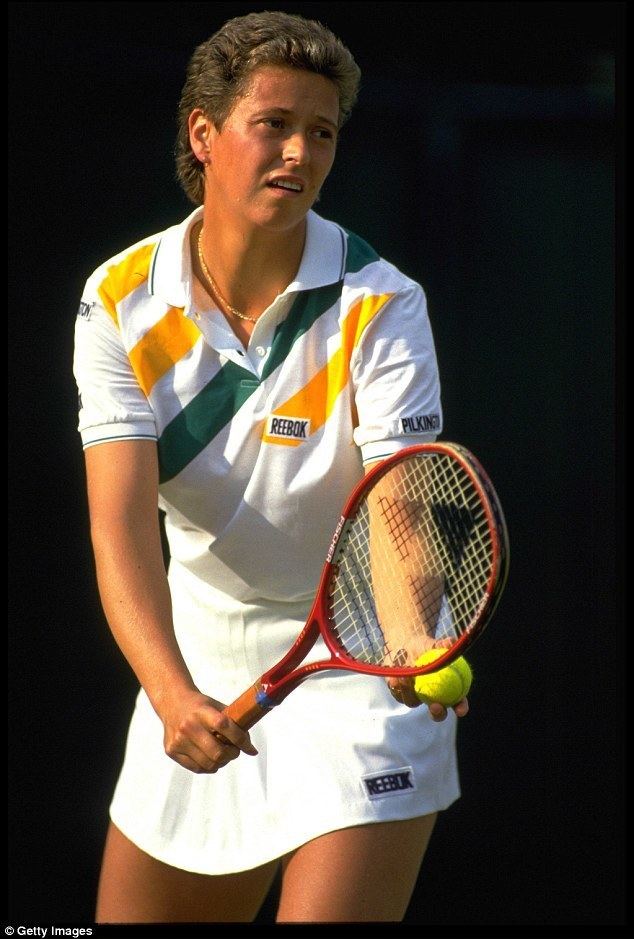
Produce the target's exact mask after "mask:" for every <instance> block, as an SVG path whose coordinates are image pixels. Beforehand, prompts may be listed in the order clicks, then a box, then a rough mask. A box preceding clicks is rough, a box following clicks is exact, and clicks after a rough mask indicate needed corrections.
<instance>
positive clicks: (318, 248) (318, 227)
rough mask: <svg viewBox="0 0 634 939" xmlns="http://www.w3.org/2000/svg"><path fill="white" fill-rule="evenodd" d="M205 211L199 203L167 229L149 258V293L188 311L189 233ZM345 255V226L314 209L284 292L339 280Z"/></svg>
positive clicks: (190, 293)
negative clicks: (293, 269)
mask: <svg viewBox="0 0 634 939" xmlns="http://www.w3.org/2000/svg"><path fill="white" fill-rule="evenodd" d="M202 215H203V209H202V206H199V207H198V208H197V209H195V210H194V211H193V212H192V213H191V215H189V216H188V217H187V218H186V219H184V221H182V222H181V223H180V224H179V225H174V226H173V227H172V228H168V229H167V230H166V231H164V232H163V233H162V234H161V235H160V236H159V240H158V242H157V244H156V247H155V248H154V251H153V253H152V260H151V262H150V272H149V290H150V294H152V295H153V296H158V297H160V298H161V299H162V300H164V301H165V302H166V303H168V304H169V305H170V306H173V307H181V308H184V309H185V312H187V311H188V310H189V309H190V307H191V305H192V264H191V252H190V250H189V233H190V231H191V228H192V225H195V224H196V222H198V221H200V219H201V218H202ZM345 255H346V236H345V234H344V231H343V229H341V228H340V227H339V226H338V225H336V224H335V223H334V222H330V221H328V220H327V219H324V218H322V217H321V216H320V215H317V213H316V212H313V211H312V210H311V211H310V212H309V213H308V215H307V216H306V244H305V245H304V253H303V255H302V260H301V263H300V265H299V270H298V271H297V275H296V277H295V279H294V280H293V281H292V282H291V283H290V284H289V285H288V287H287V288H286V290H285V291H284V293H285V294H286V293H292V292H298V291H301V290H314V289H315V288H316V287H325V286H326V285H327V284H336V283H337V282H338V281H340V280H341V279H342V278H343V273H344V269H345Z"/></svg>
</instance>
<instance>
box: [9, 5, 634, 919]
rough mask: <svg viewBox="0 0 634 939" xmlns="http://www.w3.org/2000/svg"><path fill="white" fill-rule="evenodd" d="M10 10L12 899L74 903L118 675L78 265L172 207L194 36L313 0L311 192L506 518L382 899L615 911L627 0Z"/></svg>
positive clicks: (86, 903) (434, 914) (534, 912)
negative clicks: (341, 117) (434, 750)
mask: <svg viewBox="0 0 634 939" xmlns="http://www.w3.org/2000/svg"><path fill="white" fill-rule="evenodd" d="M9 8H10V27H11V32H10V44H9V58H10V63H9V65H10V67H9V76H10V83H11V91H10V137H9V154H10V158H11V179H10V200H11V204H10V274H9V281H10V283H9V288H10V289H9V309H8V320H9V326H10V335H9V366H10V385H9V405H10V408H9V415H10V418H9V419H10V457H11V458H12V459H11V460H10V463H11V468H12V472H13V476H12V486H11V490H10V498H9V508H10V516H11V530H10V548H9V556H10V587H11V590H10V598H11V605H10V741H9V754H10V763H11V767H12V771H11V784H10V785H11V791H10V812H9V818H10V838H9V845H10V849H9V861H8V864H9V872H10V888H9V905H8V909H9V913H8V915H9V922H13V923H15V924H16V925H17V924H18V923H26V924H35V923H43V924H46V923H48V924H51V923H74V924H80V925H82V924H83V925H86V924H89V923H91V921H92V917H93V912H92V911H93V897H94V892H95V886H96V880H97V875H98V867H99V861H100V853H101V847H102V840H103V836H104V832H105V828H106V824H107V806H108V802H109V798H110V795H111V791H112V788H113V784H114V781H115V778H116V775H117V772H118V767H119V762H120V759H121V756H122V751H123V742H124V735H125V730H126V727H127V721H128V717H129V712H130V709H131V705H132V701H133V698H134V695H135V691H136V685H135V681H134V679H133V676H132V675H131V673H130V670H129V669H128V667H127V665H126V664H125V662H124V661H123V659H122V657H121V655H120V653H119V652H118V650H117V649H116V647H115V645H114V642H113V640H112V639H111V637H110V634H109V632H108V630H107V626H106V625H105V622H104V619H103V616H102V613H101V611H100V606H99V602H98V599H97V591H96V587H95V580H94V572H93V565H92V557H91V550H90V545H89V537H88V524H87V513H86V504H85V494H84V478H83V458H82V453H81V447H80V441H79V436H78V434H77V432H76V391H75V387H74V382H73V377H72V372H71V356H72V335H73V326H74V317H75V313H76V310H77V307H78V302H79V298H80V294H81V291H82V287H83V283H84V281H85V279H86V278H87V276H88V274H89V273H90V272H91V271H92V270H93V268H94V267H96V265H97V264H98V263H100V262H101V261H102V260H104V259H105V258H107V257H109V256H110V255H112V254H114V253H115V252H117V251H119V250H121V249H122V248H124V247H126V246H127V245H128V244H130V243H132V242H134V241H136V240H137V239H139V238H141V237H143V236H145V235H147V234H149V233H152V232H155V231H158V230H161V229H162V228H164V227H166V226H168V225H170V224H172V223H174V222H175V221H178V220H180V219H181V218H182V217H184V216H185V214H187V213H188V212H189V211H190V206H189V203H187V201H186V199H185V197H184V196H183V195H182V194H181V192H180V189H179V188H178V185H177V183H176V182H175V181H174V172H173V163H172V156H171V152H172V146H173V139H174V133H175V126H176V124H175V112H176V105H177V101H178V97H179V94H180V89H181V86H182V83H183V79H184V71H185V66H186V62H187V60H188V57H189V55H190V54H191V52H192V51H193V48H194V47H195V45H197V44H198V43H199V42H201V41H202V40H204V39H206V38H207V37H208V36H209V35H211V33H212V32H214V31H215V29H217V28H218V27H219V26H220V25H221V23H222V22H223V21H224V20H225V19H226V18H228V17H229V16H234V15H240V14H242V13H246V12H249V11H251V10H255V9H267V8H273V9H285V10H288V11H290V12H298V13H301V14H303V15H305V16H309V17H316V18H319V19H321V20H322V21H324V22H325V23H326V24H327V25H329V26H330V27H331V28H332V29H333V30H334V31H335V32H336V33H338V34H339V35H340V36H341V37H342V38H343V39H344V41H345V42H346V43H347V44H349V45H350V47H351V49H352V51H353V53H354V54H355V57H356V58H357V60H358V62H359V64H360V66H361V68H362V71H363V75H364V80H363V86H362V92H361V96H360V100H359V104H358V106H357V108H356V111H355V112H354V114H353V117H352V119H351V120H350V123H349V125H348V126H347V128H346V129H345V130H344V132H343V136H342V139H341V143H340V151H339V156H338V162H337V163H336V165H335V169H334V170H333V173H332V176H331V178H330V180H329V182H328V183H327V184H326V187H325V191H324V195H323V198H322V201H321V203H320V206H319V208H318V210H319V211H320V212H321V214H323V215H325V216H327V217H332V218H334V219H336V220H337V221H339V222H340V223H342V224H344V225H345V226H347V227H349V228H351V229H353V230H355V231H357V232H358V233H359V234H361V235H362V236H363V237H365V238H366V239H367V240H368V241H370V242H371V243H372V244H373V245H374V246H375V247H376V248H377V249H378V250H379V251H380V252H381V253H382V254H383V255H384V256H386V257H388V258H389V259H390V260H392V261H394V262H395V263H396V264H397V265H399V266H400V267H401V268H402V269H403V270H404V271H405V272H406V273H408V274H410V275H412V276H413V277H415V278H416V279H418V280H419V281H420V282H421V283H422V284H423V285H424V287H425V289H426V291H427V294H428V299H429V305H430V311H431V316H432V322H433V326H434V332H435V337H436V343H437V350H438V356H439V361H440V367H441V376H442V379H443V399H444V409H445V416H446V425H445V430H444V433H443V437H444V438H445V439H448V440H457V441H460V442H462V443H463V444H465V445H466V446H468V447H470V448H471V449H473V451H474V452H475V453H476V454H478V455H479V457H480V458H481V460H482V462H483V463H484V465H485V466H486V467H487V469H488V470H489V472H490V474H491V476H492V478H493V480H494V481H495V483H496V487H497V489H498V491H499V494H500V497H501V499H502V502H503V504H504V506H505V510H506V514H507V517H508V524H509V529H510V538H511V545H512V561H511V575H510V581H509V584H508V588H507V592H506V593H505V595H504V598H503V600H502V603H501V606H500V609H499V611H498V613H497V614H496V617H495V619H494V622H493V624H492V625H491V627H490V629H489V631H488V632H487V634H486V635H485V637H484V638H483V639H482V641H481V642H480V643H479V644H478V645H477V646H476V647H475V648H474V650H473V652H472V655H471V660H472V662H473V665H474V669H475V674H476V680H475V684H474V687H473V690H472V694H471V696H470V698H471V702H472V714H471V715H470V716H469V718H468V719H466V720H464V721H463V722H462V723H461V729H460V752H461V771H462V787H463V797H462V799H461V800H460V801H459V802H458V803H456V804H455V805H454V806H453V807H452V808H451V809H449V810H448V811H447V812H446V813H445V814H444V815H442V816H441V819H440V821H439V824H438V828H437V832H436V834H435V836H434V839H433V841H432V844H431V847H430V849H429V852H428V855H427V858H426V861H425V864H424V867H423V871H422V873H421V877H420V881H419V886H418V888H417V890H416V893H415V896H414V898H413V901H412V904H411V908H410V912H409V914H408V918H407V921H406V922H407V923H410V924H427V926H426V929H425V935H427V936H429V935H434V934H439V935H441V934H446V933H447V931H448V930H449V929H450V927H456V928H457V927H461V926H462V927H464V926H467V927H468V926H473V927H478V926H489V927H502V926H503V927H505V928H504V930H503V934H504V935H509V934H513V932H514V930H515V928H518V927H523V928H524V932H523V933H522V934H526V935H532V934H533V933H534V934H536V935H543V934H546V933H547V932H550V931H551V932H552V934H553V935H561V934H563V932H564V929H565V928H569V929H570V928H572V932H571V934H572V935H582V934H588V935H590V934H591V935H593V936H603V935H606V936H607V935H613V934H616V933H615V932H614V930H615V928H616V927H618V926H622V925H623V924H625V923H626V912H625V885H624V878H625V874H624V867H625V866H624V853H625V852H624V838H625V835H624V826H625V813H624V789H625V782H624V765H623V764H624V752H625V745H624V722H623V711H624V705H625V700H624V682H623V677H624V674H623V668H622V656H623V653H624V621H623V615H622V609H623V605H622V603H621V593H620V589H621V585H622V578H623V575H624V570H623V569H622V568H620V567H619V565H618V564H617V563H616V561H615V556H616V550H617V548H619V549H620V544H619V540H620V539H619V535H620V533H621V530H622V529H621V521H620V519H621V512H622V503H621V501H620V500H619V499H617V498H616V497H617V495H618V494H619V493H620V491H621V487H620V481H621V476H620V475H619V472H618V471H617V470H618V467H619V466H620V465H621V462H622V454H620V453H617V452H616V449H615V437H616V438H617V439H619V438H620V433H619V434H618V435H615V429H616V430H619V431H620V425H621V420H622V417H623V412H622V408H621V407H620V406H618V400H619V396H621V395H622V388H621V381H620V379H621V370H620V364H621V360H620V358H619V356H618V355H617V354H616V353H617V351H618V350H619V349H620V348H621V345H622V341H623V339H624V328H623V327H622V324H621V322H620V320H619V318H618V316H616V315H615V303H614V299H615V277H614V271H615V257H616V258H618V252H616V251H615V239H614V235H615V218H617V219H618V213H615V165H616V166H617V167H618V165H619V155H620V152H621V146H620V140H621V136H620V134H619V133H618V130H619V122H617V127H616V135H615V124H614V91H615V62H616V90H617V103H618V101H619V95H618V92H619V89H620V88H621V87H622V80H623V75H622V71H623V64H622V55H621V52H620V44H621V41H622V38H623V35H624V29H625V4H624V3H608V2H603V3H571V2H568V3H545V2H544V3H542V2H537V3H533V2H525V3H399V2H393V3H361V2H347V3H294V4H289V3H270V4H267V3H260V4H259V3H10V4H9ZM617 114H618V109H617ZM615 140H616V142H617V143H616V146H615ZM615 156H616V158H615ZM618 178H619V177H618V176H617V180H618ZM617 196H620V191H619V190H618V189H617ZM617 204H618V202H617ZM616 231H617V233H618V226H617V228H616ZM615 392H617V393H616V394H615ZM271 908H272V902H269V903H268V904H267V905H266V906H265V908H264V910H263V912H262V914H261V917H260V922H262V923H264V922H268V921H270V919H271ZM590 926H592V927H594V928H593V929H592V930H591V931H590V932H588V933H584V932H583V930H584V929H587V928H588V927H590ZM427 927H436V929H435V930H434V931H433V932H432V931H430V929H429V928H427ZM573 927H574V928H573ZM526 930H528V931H526ZM488 932H489V934H493V929H489V930H488Z"/></svg>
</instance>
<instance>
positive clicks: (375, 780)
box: [361, 766, 416, 801]
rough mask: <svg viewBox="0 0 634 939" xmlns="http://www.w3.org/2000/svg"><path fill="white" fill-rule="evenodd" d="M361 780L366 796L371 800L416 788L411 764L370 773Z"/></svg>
mask: <svg viewBox="0 0 634 939" xmlns="http://www.w3.org/2000/svg"><path fill="white" fill-rule="evenodd" d="M361 782H362V784H363V788H364V790H365V794H366V796H367V797H368V799H370V800H371V801H372V800H374V799H383V798H385V797H386V796H397V795H400V794H401V793H403V792H408V791H409V790H410V789H415V788H416V786H415V785H414V780H413V778H412V767H411V766H400V767H399V768H398V769H391V770H389V771H388V772H387V773H372V775H368V776H362V777H361Z"/></svg>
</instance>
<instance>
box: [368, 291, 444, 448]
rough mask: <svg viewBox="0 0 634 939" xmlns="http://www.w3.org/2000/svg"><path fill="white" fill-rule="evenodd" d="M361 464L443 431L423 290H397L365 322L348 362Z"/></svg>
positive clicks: (438, 384) (431, 341)
mask: <svg viewBox="0 0 634 939" xmlns="http://www.w3.org/2000/svg"><path fill="white" fill-rule="evenodd" d="M351 375H352V382H353V389H354V396H355V405H356V410H357V417H358V422H357V426H356V428H355V431H354V441H355V443H356V444H357V446H358V447H360V449H361V454H362V458H363V462H364V463H369V462H372V461H373V460H378V459H382V458H383V457H385V456H388V455H389V454H391V453H395V452H396V451H397V450H400V449H402V448H403V447H408V446H411V445H413V444H417V443H427V442H431V441H433V440H435V439H436V437H437V436H438V434H439V433H440V432H441V430H442V409H441V400H440V381H439V376H438V364H437V361H436V350H435V347H434V340H433V336H432V330H431V325H430V322H429V316H428V314H427V303H426V300H425V294H424V292H423V289H422V287H420V286H419V285H418V284H415V283H413V282H411V283H410V284H408V285H407V286H406V287H404V288H403V289H401V290H399V291H398V292H397V293H395V294H394V296H393V297H392V298H391V299H390V300H389V301H388V302H387V303H386V305H385V306H384V308H383V309H382V310H381V312H380V313H379V314H378V315H377V316H376V317H375V318H374V319H373V320H372V321H371V322H370V324H369V325H368V327H367V328H366V330H365V332H364V334H363V336H362V337H361V341H360V343H359V344H358V346H357V348H356V350H355V354H354V356H353V360H352V362H351Z"/></svg>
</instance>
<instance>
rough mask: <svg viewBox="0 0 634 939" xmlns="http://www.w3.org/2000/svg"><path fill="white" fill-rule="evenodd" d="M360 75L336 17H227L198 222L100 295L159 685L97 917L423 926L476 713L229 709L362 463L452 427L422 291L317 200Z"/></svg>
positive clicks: (124, 635) (348, 707) (85, 436)
mask: <svg viewBox="0 0 634 939" xmlns="http://www.w3.org/2000/svg"><path fill="white" fill-rule="evenodd" d="M358 84H359V69H358V67H357V65H356V63H355V61H354V59H353V57H352V55H351V54H350V52H349V51H348V49H347V48H346V47H345V46H344V45H343V44H342V43H341V41H339V40H338V39H337V38H336V37H335V36H334V35H333V34H332V33H331V32H330V31H329V30H328V29H327V28H325V27H324V26H322V25H321V24H319V23H317V22H314V21H309V20H306V19H304V18H302V17H299V16H294V15H288V14H285V13H280V12H267V13H252V14H249V15H247V16H242V17H238V18H235V19H232V20H229V21H228V22H226V23H225V24H224V25H223V26H222V28H221V29H219V30H218V32H216V33H215V34H214V35H213V36H212V37H211V38H210V39H209V40H208V41H206V42H204V43H203V44H202V45H200V46H199V47H198V48H197V49H196V50H195V52H194V54H193V56H192V58H191V61H190V64H189V68H188V72H187V78H186V82H185V85H184V88H183V93H182V98H181V101H180V110H179V131H178V139H177V149H176V154H177V170H178V176H179V179H180V181H181V183H182V185H183V187H184V189H185V192H186V193H187V195H188V196H189V198H190V199H191V201H192V203H193V204H194V205H195V206H196V208H195V210H194V211H193V212H192V214H191V215H189V217H187V218H186V219H184V220H183V221H181V222H180V223H179V224H176V225H174V226H173V227H172V228H169V229H167V230H166V231H163V232H160V233H159V234H155V235H151V236H149V237H147V238H144V239H143V240H142V241H140V242H139V243H137V244H135V245H133V246H132V247H130V248H127V249H126V250H124V251H122V252H121V253H120V254H118V255H117V256H115V257H113V258H111V259H110V260H108V261H106V262H105V263H104V264H102V265H101V266H100V267H99V268H98V269H97V270H96V271H95V273H94V274H93V275H92V276H91V277H90V278H89V280H88V282H87V285H86V288H85V291H84V294H83V296H82V298H81V304H80V308H79V314H78V317H77V328H76V346H75V365H74V368H75V375H76V379H77V384H78V387H79V391H80V395H81V408H80V416H79V430H80V432H81V437H82V441H83V446H84V448H85V456H86V469H87V488H88V497H89V506H90V519H91V534H92V541H93V546H94V553H95V558H96V568H97V577H98V584H99V590H100V595H101V599H102V603H103V608H104V611H105V614H106V616H107V619H108V622H109V624H110V627H111V629H112V632H113V635H114V637H115V639H116V641H117V643H118V645H119V646H120V648H121V650H122V652H123V654H124V655H125V657H126V659H127V660H128V662H129V663H130V666H131V667H132V669H133V670H134V672H135V674H136V676H137V677H138V680H139V683H140V685H141V689H140V692H139V695H138V699H137V703H136V708H135V711H134V715H133V717H132V721H131V725H130V729H129V735H128V740H127V748H126V752H125V758H124V762H123V767H122V769H121V773H120V776H119V779H118V783H117V786H116V790H115V792H114V796H113V800H112V804H111V812H110V815H111V824H110V829H109V833H108V837H107V842H106V847H105V853H104V859H103V867H102V873H101V879H100V887H99V896H98V904H97V920H98V921H99V922H103V923H107V922H111V923H121V922H127V923H130V922H140V923H149V922H185V921H187V922H232V921H233V922H245V921H252V920H253V919H254V917H255V916H256V915H257V913H258V910H259V908H260V906H261V904H262V902H263V899H264V898H265V896H266V894H267V891H268V890H269V888H270V886H271V883H272V881H273V878H274V876H275V875H276V872H277V871H278V870H279V869H280V867H281V872H282V873H281V896H280V903H279V910H278V914H277V917H278V921H279V922H281V923H292V922H333V921H348V922H361V921H398V920H401V919H402V918H403V916H404V914H405V911H406V909H407V905H408V903H409V900H410V897H411V894H412V891H413V888H414V886H415V884H416V880H417V877H418V874H419V868H420V865H421V861H422V858H423V855H424V853H425V849H426V847H427V844H428V841H429V838H430V836H431V833H432V829H433V827H434V821H435V818H436V815H437V813H438V812H439V811H441V810H443V809H445V808H447V807H448V806H449V805H450V804H451V803H452V802H454V800H455V799H457V798H458V796H459V782H458V774H457V766H456V749H455V733H456V718H457V717H460V716H462V715H464V714H466V713H467V710H468V703H467V701H466V699H463V700H462V701H461V702H460V703H459V704H457V705H456V706H455V707H454V708H453V709H450V710H449V711H447V710H446V709H445V708H444V707H443V706H442V705H440V704H437V703H432V704H430V705H429V706H427V705H421V706H415V705H420V701H419V699H418V698H417V697H416V696H415V695H414V693H413V690H412V688H411V687H410V685H409V684H408V683H407V682H406V681H404V680H398V681H395V680H394V679H391V680H384V679H383V678H380V677H376V676H371V675H370V676H363V675H356V674H349V673H345V672H333V671H329V672H323V673H321V674H319V675H315V676H313V677H311V678H309V679H308V680H307V681H305V682H304V683H303V684H302V685H301V687H299V688H297V689H296V690H295V691H294V692H293V694H291V695H289V696H288V698H287V699H286V700H285V701H284V703H283V704H281V706H280V707H278V708H276V709H274V710H273V711H271V713H270V714H267V716H266V717H265V719H264V720H262V721H260V722H259V723H258V724H257V726H255V727H253V728H252V730H251V732H250V733H247V732H245V731H244V730H242V729H241V728H240V727H239V726H238V725H237V724H235V723H234V722H233V721H232V720H231V719H230V718H229V717H228V716H227V715H226V714H224V713H223V708H224V707H225V705H226V704H227V703H228V702H230V701H232V700H234V699H235V698H236V697H237V696H238V695H239V694H240V693H241V692H242V691H243V690H244V688H246V687H248V686H249V685H250V684H251V683H252V682H253V681H254V680H255V679H256V678H257V676H258V675H260V674H262V673H263V672H264V671H265V670H266V669H267V668H270V666H271V665H273V664H274V663H275V662H276V661H278V660H279V659H280V658H281V657H282V655H283V654H284V653H285V651H286V650H287V649H288V648H289V647H290V646H291V645H292V643H293V640H294V639H295V638H296V636H297V634H298V633H299V631H300V629H301V627H302V626H303V624H304V621H305V619H306V616H307V613H308V611H309V610H310V607H311V604H312V600H313V597H314V595H315V590H316V587H317V584H318V580H319V575H320V572H321V569H322V566H323V563H324V561H325V558H326V554H327V551H328V546H329V544H330V542H331V539H332V535H333V531H334V530H335V527H336V524H337V520H338V518H339V513H340V511H341V508H342V505H343V504H344V503H345V501H346V497H347V496H348V494H349V492H350V490H351V489H352V488H353V486H354V484H356V483H357V482H358V481H359V479H360V478H362V476H363V473H364V467H365V468H366V470H367V468H368V467H371V466H372V465H373V464H375V463H376V462H377V461H378V460H380V459H382V458H384V457H386V456H388V455H390V454H392V453H394V452H396V451H397V450H399V449H400V448H404V447H408V446H411V445H413V444H418V443H424V442H426V441H432V440H434V439H435V438H436V436H437V435H438V434H439V432H440V431H441V428H442V416H441V404H440V393H439V379H438V372H437V364H436V356H435V352H434V344H433V339H432V333H431V329H430V323H429V320H428V316H427V312H426V304H425V297H424V293H423V290H422V289H421V287H420V286H419V284H417V283H415V282H414V281H412V280H411V279H410V278H408V277H406V276H405V275H404V274H402V273H401V272H399V271H398V270H397V269H396V268H395V267H394V266H393V265H392V264H390V263H388V262H387V261H385V260H383V259H382V258H381V257H380V256H379V255H378V254H377V253H376V252H375V251H374V250H373V249H372V248H371V247H370V246H369V245H368V244H366V243H365V242H364V241H363V240H361V239H360V238H359V237H357V236H356V235H354V234H351V233H350V232H348V231H346V230H345V229H343V228H342V227H340V226H339V225H338V224H336V223H335V222H333V221H327V220H326V219H324V218H322V217H320V216H319V215H318V214H316V213H315V212H314V211H313V209H312V206H313V205H314V203H315V202H316V200H317V199H318V197H319V192H320V189H321V187H322V185H323V184H324V182H325V180H326V177H327V176H328V174H329V172H330V170H331V167H332V165H333V161H334V158H335V151H336V147H337V138H338V135H339V132H340V130H341V128H342V125H343V124H344V123H345V121H346V119H347V118H348V116H349V114H350V111H351V108H352V106H353V104H354V101H355V98H356V95H357V90H358ZM157 507H158V508H160V509H162V510H163V511H164V513H165V525H166V532H167V537H168V541H169V549H170V556H171V560H170V563H169V571H168V573H167V574H166V571H165V566H164V560H163V554H162V550H161V536H160V528H159V519H158V511H157ZM315 656H316V657H319V656H320V657H323V652H322V650H320V649H319V648H316V649H315ZM390 682H391V685H392V687H390ZM392 691H393V692H394V694H392V693H391V692H392ZM397 699H398V700H397Z"/></svg>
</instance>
